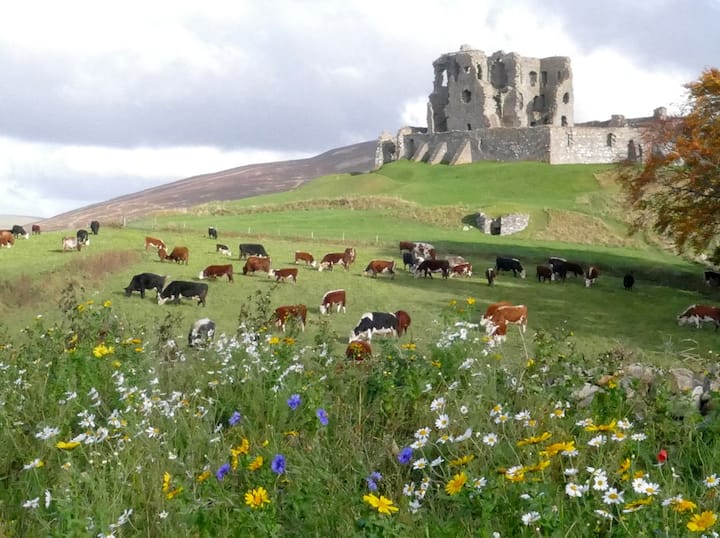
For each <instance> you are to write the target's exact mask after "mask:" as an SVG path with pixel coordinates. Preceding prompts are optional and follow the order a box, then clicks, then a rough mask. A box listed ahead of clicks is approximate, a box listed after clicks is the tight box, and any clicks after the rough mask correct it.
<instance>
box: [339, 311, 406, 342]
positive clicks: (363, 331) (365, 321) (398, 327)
mask: <svg viewBox="0 0 720 538" xmlns="http://www.w3.org/2000/svg"><path fill="white" fill-rule="evenodd" d="M409 326H410V316H409V314H408V313H407V312H405V311H404V310H398V311H397V312H395V313H391V312H365V313H364V314H363V315H362V316H360V321H359V322H358V324H357V326H356V327H355V328H354V329H353V331H352V333H350V342H353V341H355V340H367V341H370V340H372V337H373V335H374V334H392V335H394V336H402V334H403V333H404V332H407V329H408V327H409Z"/></svg>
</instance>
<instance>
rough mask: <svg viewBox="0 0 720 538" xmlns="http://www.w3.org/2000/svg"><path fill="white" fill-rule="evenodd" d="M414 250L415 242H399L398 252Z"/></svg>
mask: <svg viewBox="0 0 720 538" xmlns="http://www.w3.org/2000/svg"><path fill="white" fill-rule="evenodd" d="M414 248H415V241H400V252H402V251H403V250H413V249H414Z"/></svg>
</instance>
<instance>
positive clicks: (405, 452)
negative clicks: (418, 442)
mask: <svg viewBox="0 0 720 538" xmlns="http://www.w3.org/2000/svg"><path fill="white" fill-rule="evenodd" d="M412 453H413V450H412V448H411V447H409V446H406V447H405V448H403V449H402V450H401V451H400V454H398V457H397V459H398V461H399V462H400V463H402V464H403V465H407V464H408V463H410V460H411V459H412Z"/></svg>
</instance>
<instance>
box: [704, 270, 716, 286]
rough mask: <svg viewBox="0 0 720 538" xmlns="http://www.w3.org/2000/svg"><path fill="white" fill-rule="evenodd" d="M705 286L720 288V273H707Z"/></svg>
mask: <svg viewBox="0 0 720 538" xmlns="http://www.w3.org/2000/svg"><path fill="white" fill-rule="evenodd" d="M705 284H706V285H708V286H712V287H713V288H717V287H718V286H720V273H718V272H717V271H710V270H708V271H705Z"/></svg>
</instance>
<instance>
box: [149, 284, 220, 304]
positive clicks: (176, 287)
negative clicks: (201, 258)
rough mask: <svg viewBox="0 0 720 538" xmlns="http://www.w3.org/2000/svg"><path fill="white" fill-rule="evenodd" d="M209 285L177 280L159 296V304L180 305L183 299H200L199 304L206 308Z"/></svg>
mask: <svg viewBox="0 0 720 538" xmlns="http://www.w3.org/2000/svg"><path fill="white" fill-rule="evenodd" d="M207 292H208V285H207V284H205V283H204V282H188V281H186V280H175V281H173V282H170V284H168V285H167V287H166V288H165V289H164V290H162V292H161V293H160V294H159V295H158V298H157V300H158V304H165V303H166V302H167V301H173V302H174V303H175V304H178V303H180V299H181V298H185V299H194V298H197V299H198V304H199V305H203V306H205V298H206V297H207Z"/></svg>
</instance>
